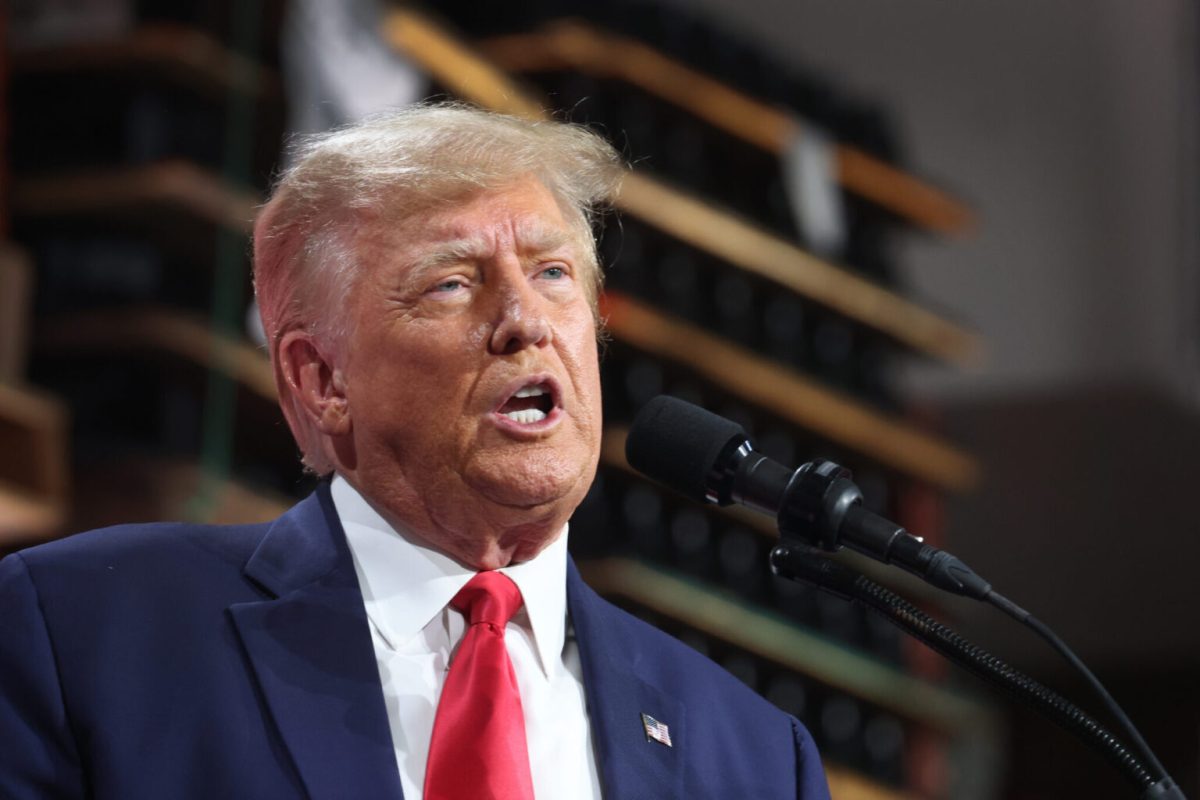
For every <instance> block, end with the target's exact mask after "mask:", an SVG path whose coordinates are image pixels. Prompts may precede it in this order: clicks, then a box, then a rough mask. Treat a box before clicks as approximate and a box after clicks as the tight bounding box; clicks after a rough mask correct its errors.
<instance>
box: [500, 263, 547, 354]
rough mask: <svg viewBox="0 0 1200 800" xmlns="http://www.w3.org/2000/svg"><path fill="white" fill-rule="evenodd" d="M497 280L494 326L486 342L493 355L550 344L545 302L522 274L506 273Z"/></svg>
mask: <svg viewBox="0 0 1200 800" xmlns="http://www.w3.org/2000/svg"><path fill="white" fill-rule="evenodd" d="M505 272H506V275H505V277H504V278H502V279H500V280H498V281H497V284H498V285H497V287H496V288H497V301H498V302H497V309H496V324H495V328H493V330H492V336H491V338H490V339H489V340H488V351H489V352H491V353H492V354H494V355H512V354H513V353H517V352H520V351H521V350H524V349H525V348H527V347H538V346H543V345H546V344H549V343H550V340H551V336H552V334H551V327H550V322H549V320H548V319H547V318H546V313H545V308H544V299H543V298H542V296H541V295H539V294H538V293H537V291H535V290H534V288H533V287H532V286H530V285H529V282H528V279H527V278H526V276H525V274H524V271H523V270H520V269H517V270H511V271H510V270H506V271H505Z"/></svg>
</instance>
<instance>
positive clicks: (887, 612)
mask: <svg viewBox="0 0 1200 800" xmlns="http://www.w3.org/2000/svg"><path fill="white" fill-rule="evenodd" d="M771 569H772V571H773V572H775V574H777V575H780V576H782V577H785V578H790V579H792V580H804V581H807V582H809V583H814V584H816V585H817V586H819V587H821V588H823V589H826V590H828V591H830V592H832V593H834V594H837V595H839V596H841V597H843V598H845V599H849V600H855V601H858V602H860V603H862V604H863V605H865V606H867V607H868V608H871V609H873V610H875V611H876V612H878V613H880V614H882V615H883V616H884V617H886V618H887V619H888V620H889V621H890V622H892V623H893V624H895V625H897V626H899V627H900V628H902V629H903V630H905V631H907V632H908V633H909V634H910V635H912V636H914V637H915V638H917V639H919V640H920V641H922V642H924V643H925V644H926V645H928V646H929V647H930V648H932V649H933V650H935V651H937V652H938V653H941V654H942V655H943V656H945V657H946V658H948V659H950V660H951V661H953V662H955V663H956V664H959V665H960V666H962V667H963V668H964V669H966V670H967V671H969V672H971V673H972V674H974V675H975V676H977V677H979V678H982V679H983V680H985V681H987V682H989V683H991V684H993V685H995V686H997V687H999V688H1000V689H1002V690H1003V691H1005V692H1007V693H1008V694H1009V695H1011V696H1013V697H1016V698H1017V699H1019V700H1022V701H1024V702H1026V703H1028V704H1030V705H1032V706H1033V707H1035V708H1037V709H1038V710H1040V711H1042V712H1043V713H1044V714H1045V715H1046V716H1048V717H1049V718H1050V719H1051V720H1053V721H1054V722H1055V723H1057V724H1058V725H1059V726H1061V727H1063V728H1064V729H1066V730H1067V731H1069V732H1071V733H1073V734H1075V735H1077V736H1079V737H1080V738H1082V739H1083V740H1084V741H1085V742H1087V743H1088V744H1089V745H1091V747H1092V748H1093V749H1095V750H1096V751H1097V752H1098V753H1099V754H1100V755H1101V756H1102V757H1103V758H1104V759H1105V760H1107V761H1108V762H1109V763H1110V764H1112V765H1113V766H1114V767H1115V768H1116V769H1117V770H1118V771H1119V772H1120V773H1121V774H1122V775H1124V776H1125V778H1126V779H1128V780H1129V781H1130V782H1131V783H1132V784H1133V785H1134V786H1136V787H1137V788H1138V790H1139V791H1141V792H1143V793H1144V794H1143V796H1149V797H1153V796H1155V794H1154V787H1156V786H1158V785H1159V782H1156V780H1155V777H1154V775H1153V774H1152V773H1151V772H1150V770H1148V769H1147V768H1146V766H1145V764H1144V763H1143V761H1142V760H1141V758H1140V757H1139V756H1138V754H1136V753H1134V752H1132V751H1131V750H1130V749H1129V748H1127V747H1126V746H1125V744H1124V743H1123V742H1122V741H1121V740H1120V739H1118V738H1117V737H1116V736H1114V735H1113V734H1112V732H1111V731H1109V730H1108V729H1107V728H1105V727H1104V726H1103V725H1101V724H1100V723H1099V722H1097V721H1096V720H1094V719H1092V718H1091V717H1090V716H1088V715H1087V714H1086V713H1085V712H1083V711H1082V710H1081V709H1080V708H1079V707H1077V706H1076V705H1075V704H1073V703H1071V701H1069V700H1067V699H1066V698H1064V697H1063V696H1062V695H1060V694H1058V693H1057V692H1055V691H1054V690H1052V689H1049V688H1047V687H1046V686H1043V685H1042V684H1040V683H1038V682H1037V681H1035V680H1033V679H1032V678H1030V677H1029V676H1027V675H1025V674H1024V673H1022V672H1020V671H1019V670H1017V669H1015V668H1013V667H1011V666H1009V665H1008V664H1007V663H1005V662H1004V661H1003V660H1002V659H1000V658H998V657H997V656H994V655H992V654H991V653H989V652H987V651H986V650H984V649H983V648H981V647H978V646H977V645H975V644H972V643H971V642H970V641H968V640H966V639H965V638H963V637H962V636H960V635H959V634H958V633H957V632H955V631H954V630H953V629H952V628H950V627H949V626H947V625H944V624H942V623H940V622H938V621H936V620H934V619H933V618H932V617H930V616H929V615H928V614H925V613H924V612H923V611H921V610H920V609H918V608H917V607H916V606H914V605H912V604H911V603H909V602H908V601H907V600H905V599H904V598H902V597H900V596H899V595H897V594H896V593H895V592H892V591H891V590H889V589H885V588H884V587H882V586H880V585H879V584H877V583H875V582H874V581H872V580H870V579H869V578H867V577H866V576H865V575H861V574H859V573H857V572H855V571H854V570H851V569H849V568H847V567H845V566H843V565H842V564H838V563H837V562H835V561H832V560H831V559H828V558H824V557H822V556H820V555H818V554H817V552H816V551H815V550H813V549H812V548H809V547H804V546H800V545H781V546H779V547H776V548H775V549H774V550H773V551H772V553H771Z"/></svg>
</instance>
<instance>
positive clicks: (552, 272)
mask: <svg viewBox="0 0 1200 800" xmlns="http://www.w3.org/2000/svg"><path fill="white" fill-rule="evenodd" d="M541 277H543V278H549V279H550V280H552V281H557V280H561V279H563V278H565V277H567V270H566V268H565V267H546V268H545V269H544V270H542V271H541Z"/></svg>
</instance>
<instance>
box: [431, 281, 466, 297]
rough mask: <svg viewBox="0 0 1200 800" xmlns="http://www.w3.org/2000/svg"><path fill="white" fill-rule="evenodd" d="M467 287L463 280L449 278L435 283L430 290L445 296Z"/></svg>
mask: <svg viewBox="0 0 1200 800" xmlns="http://www.w3.org/2000/svg"><path fill="white" fill-rule="evenodd" d="M465 285H466V284H465V283H464V282H463V280H462V279H461V278H447V279H446V280H444V281H440V282H438V283H435V284H434V285H433V287H432V288H431V289H430V291H431V292H435V293H440V294H445V293H447V292H453V291H455V290H457V289H461V288H463V287H464V286H465Z"/></svg>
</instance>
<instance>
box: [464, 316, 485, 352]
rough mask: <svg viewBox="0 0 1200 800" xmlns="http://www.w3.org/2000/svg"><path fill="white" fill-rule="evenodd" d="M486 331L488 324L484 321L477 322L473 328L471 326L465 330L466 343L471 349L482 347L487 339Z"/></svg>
mask: <svg viewBox="0 0 1200 800" xmlns="http://www.w3.org/2000/svg"><path fill="white" fill-rule="evenodd" d="M488 333H489V329H488V324H487V323H486V322H481V323H479V324H478V325H476V326H475V327H474V328H471V329H470V330H468V331H467V344H468V345H469V346H470V347H471V349H473V350H478V349H479V348H481V347H483V343H484V342H485V341H487V338H488Z"/></svg>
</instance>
